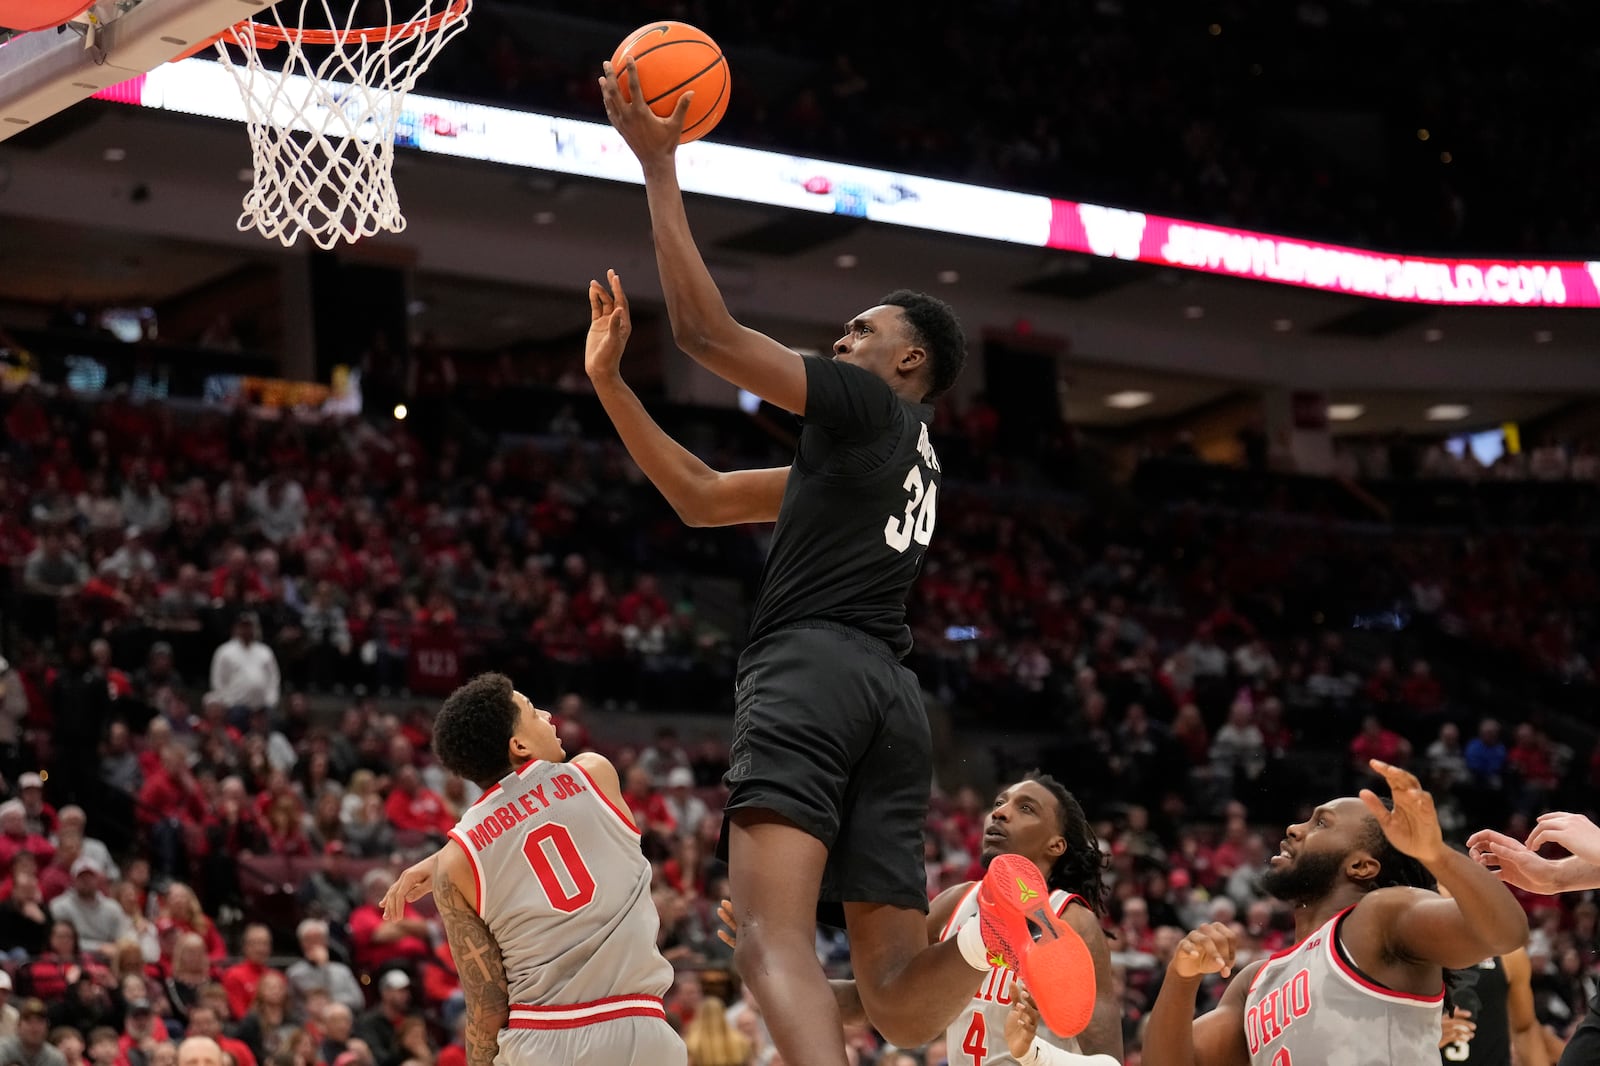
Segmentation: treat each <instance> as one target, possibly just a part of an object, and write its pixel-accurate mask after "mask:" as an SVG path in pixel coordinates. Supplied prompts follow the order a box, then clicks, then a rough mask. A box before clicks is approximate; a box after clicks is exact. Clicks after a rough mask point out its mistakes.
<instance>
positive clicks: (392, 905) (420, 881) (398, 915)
mask: <svg viewBox="0 0 1600 1066" xmlns="http://www.w3.org/2000/svg"><path fill="white" fill-rule="evenodd" d="M449 847H450V845H449V844H446V845H445V846H444V847H443V848H440V849H439V850H438V851H436V852H434V853H433V854H432V855H429V856H428V857H427V858H426V859H421V860H419V861H417V862H415V863H412V864H411V865H410V866H408V867H407V868H406V870H405V872H404V873H402V874H401V875H400V876H399V877H397V878H395V882H394V884H392V885H390V886H389V891H387V892H385V893H384V894H383V904H382V906H383V920H384V921H385V922H386V923H387V922H402V921H404V920H405V916H406V904H407V903H415V902H416V901H417V900H419V899H421V898H422V897H423V896H426V895H427V894H428V893H430V892H432V891H433V872H434V865H435V864H436V863H437V862H438V861H439V859H440V858H442V857H443V855H444V853H445V850H446V849H447V848H449ZM385 928H386V926H380V927H379V929H378V932H379V933H383V932H384V931H385ZM402 935H404V934H403V933H399V932H396V933H393V934H391V935H390V937H389V939H393V938H394V937H399V936H402Z"/></svg>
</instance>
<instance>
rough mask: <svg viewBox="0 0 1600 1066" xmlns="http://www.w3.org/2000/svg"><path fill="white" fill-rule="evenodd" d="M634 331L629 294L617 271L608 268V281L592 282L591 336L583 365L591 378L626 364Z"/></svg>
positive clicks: (590, 283)
mask: <svg viewBox="0 0 1600 1066" xmlns="http://www.w3.org/2000/svg"><path fill="white" fill-rule="evenodd" d="M632 333H633V320H632V319H631V318H629V317H628V295H627V293H625V292H623V291H622V278H621V277H619V276H618V275H617V272H616V271H615V270H608V271H606V284H604V285H602V284H601V283H600V282H598V281H591V282H589V336H588V338H587V339H586V340H585V341H584V343H583V368H584V370H586V371H587V372H588V374H589V376H590V377H591V378H594V377H600V376H603V375H611V374H615V373H616V372H617V368H618V367H619V366H620V365H621V364H622V349H624V348H626V347H627V345H628V337H629V336H630V335H631V334H632Z"/></svg>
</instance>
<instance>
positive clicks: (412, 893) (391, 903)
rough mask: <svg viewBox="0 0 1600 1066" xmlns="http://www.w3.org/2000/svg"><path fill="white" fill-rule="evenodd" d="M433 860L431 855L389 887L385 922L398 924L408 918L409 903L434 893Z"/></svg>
mask: <svg viewBox="0 0 1600 1066" xmlns="http://www.w3.org/2000/svg"><path fill="white" fill-rule="evenodd" d="M433 859H434V857H433V856H432V855H429V856H428V857H427V858H426V859H423V860H422V861H421V862H419V863H417V864H416V865H415V866H412V867H411V868H410V869H408V870H406V872H405V873H403V874H401V875H400V879H399V880H398V881H396V882H395V883H394V884H392V885H390V886H389V891H387V892H385V893H384V894H383V920H384V921H386V922H398V921H399V920H400V919H401V918H404V917H405V916H406V904H407V903H415V902H416V901H417V900H419V899H421V898H422V897H423V896H426V895H428V894H429V893H431V892H432V891H433Z"/></svg>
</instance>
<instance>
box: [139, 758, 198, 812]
mask: <svg viewBox="0 0 1600 1066" xmlns="http://www.w3.org/2000/svg"><path fill="white" fill-rule="evenodd" d="M138 814H139V821H140V822H142V823H144V824H145V825H153V824H155V823H156V822H157V821H159V820H160V819H161V818H163V817H166V816H169V815H170V816H172V817H174V818H177V819H179V820H180V821H184V822H188V823H189V824H191V825H199V824H201V823H202V822H204V821H205V819H206V801H205V799H204V797H202V796H201V795H200V790H199V789H198V788H196V787H195V784H194V781H193V780H192V779H190V780H186V781H184V782H181V783H180V782H177V781H174V780H173V779H172V775H171V774H169V773H167V772H166V770H164V769H159V768H158V769H157V770H156V771H155V773H153V774H149V775H147V776H146V777H145V779H144V787H143V788H141V789H140V790H139V811H138Z"/></svg>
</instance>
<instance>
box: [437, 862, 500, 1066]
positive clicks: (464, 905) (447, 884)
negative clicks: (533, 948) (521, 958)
mask: <svg viewBox="0 0 1600 1066" xmlns="http://www.w3.org/2000/svg"><path fill="white" fill-rule="evenodd" d="M433 899H434V902H435V904H436V905H437V906H438V908H439V917H440V919H441V920H442V921H443V922H444V932H445V936H446V937H447V938H449V941H450V953H451V955H452V956H453V957H454V958H455V963H456V972H457V975H458V976H459V977H460V978H461V992H462V995H463V996H465V997H466V1004H467V1010H466V1032H465V1034H464V1035H465V1038H466V1046H467V1066H493V1063H494V1058H495V1055H496V1054H497V1053H498V1051H499V1047H500V1030H501V1029H503V1028H504V1027H505V1024H506V1022H507V1021H508V1020H509V1018H510V1014H511V1008H510V1004H509V999H508V992H507V989H506V969H505V963H504V961H503V960H502V959H501V958H500V946H499V945H498V944H496V943H495V942H494V937H493V936H491V935H490V933H489V927H488V926H486V925H484V924H483V919H482V918H480V917H478V915H477V912H475V911H474V910H473V909H472V905H471V904H470V903H468V902H467V897H466V895H465V894H464V893H463V891H462V889H461V888H460V887H458V886H457V885H456V884H454V883H453V882H452V881H451V879H450V872H449V870H448V869H447V868H446V864H445V863H444V862H440V863H439V864H438V866H437V867H436V868H435V869H434V873H433Z"/></svg>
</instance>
